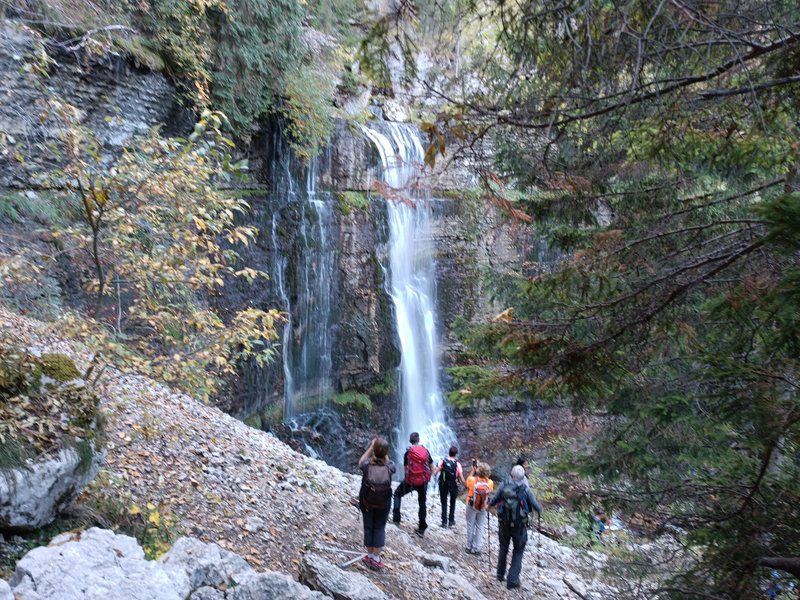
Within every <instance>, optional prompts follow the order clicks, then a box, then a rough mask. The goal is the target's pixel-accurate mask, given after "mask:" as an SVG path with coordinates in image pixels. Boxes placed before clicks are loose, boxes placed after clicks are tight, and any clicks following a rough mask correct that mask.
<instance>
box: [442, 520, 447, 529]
mask: <svg viewBox="0 0 800 600" xmlns="http://www.w3.org/2000/svg"><path fill="white" fill-rule="evenodd" d="M442 529H447V523H446V522H445V521H442Z"/></svg>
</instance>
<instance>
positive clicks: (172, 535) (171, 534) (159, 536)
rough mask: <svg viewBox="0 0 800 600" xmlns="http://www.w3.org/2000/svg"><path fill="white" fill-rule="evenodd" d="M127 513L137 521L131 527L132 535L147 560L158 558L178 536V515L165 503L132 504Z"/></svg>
mask: <svg viewBox="0 0 800 600" xmlns="http://www.w3.org/2000/svg"><path fill="white" fill-rule="evenodd" d="M128 514H129V515H130V516H131V517H133V518H134V519H138V522H136V524H135V525H134V527H133V530H134V531H133V533H134V537H136V539H137V540H138V541H139V544H140V545H141V546H142V549H143V550H144V556H145V558H146V559H147V560H158V559H159V558H161V555H162V554H164V553H165V552H166V551H167V550H169V549H170V548H171V547H172V543H173V542H174V541H175V540H176V539H178V537H180V528H179V522H178V517H177V516H176V515H174V514H173V513H172V512H170V511H169V507H168V505H167V504H165V503H161V504H159V505H158V506H156V505H155V504H153V503H152V502H147V503H146V504H145V507H144V508H142V507H141V506H139V505H138V504H133V505H131V506H130V508H128Z"/></svg>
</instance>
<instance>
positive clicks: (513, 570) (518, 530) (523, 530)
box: [497, 519, 528, 587]
mask: <svg viewBox="0 0 800 600" xmlns="http://www.w3.org/2000/svg"><path fill="white" fill-rule="evenodd" d="M497 530H498V536H499V537H500V552H499V554H498V555H497V578H498V579H501V580H502V579H503V577H505V574H506V557H507V555H508V544H509V542H513V543H514V552H513V553H512V555H511V567H510V568H509V569H508V585H509V586H511V587H515V586H517V585H519V573H520V571H522V555H523V553H524V552H525V544H526V543H527V542H528V528H527V527H524V526H520V527H512V526H511V523H505V522H503V520H502V519H498V527H497Z"/></svg>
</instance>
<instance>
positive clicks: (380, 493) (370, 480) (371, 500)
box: [358, 464, 392, 510]
mask: <svg viewBox="0 0 800 600" xmlns="http://www.w3.org/2000/svg"><path fill="white" fill-rule="evenodd" d="M358 496H359V500H360V502H361V507H362V508H364V509H368V510H386V509H387V508H388V507H389V502H390V501H391V499H392V474H391V472H390V471H389V467H388V466H387V465H373V464H370V465H368V466H367V472H366V473H365V474H364V477H363V478H362V480H361V492H360V493H359V495H358Z"/></svg>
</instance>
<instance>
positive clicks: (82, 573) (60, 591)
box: [11, 527, 184, 600]
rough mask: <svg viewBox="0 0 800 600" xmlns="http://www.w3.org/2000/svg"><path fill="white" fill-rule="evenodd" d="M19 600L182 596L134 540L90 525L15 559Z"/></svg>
mask: <svg viewBox="0 0 800 600" xmlns="http://www.w3.org/2000/svg"><path fill="white" fill-rule="evenodd" d="M11 587H12V588H13V591H14V594H15V595H16V596H17V597H19V598H22V599H23V600H108V599H109V598H113V599H114V600H153V599H155V598H158V599H159V600H183V598H184V596H179V595H178V592H177V591H176V589H175V586H174V585H173V584H172V582H171V581H170V578H169V576H168V575H167V574H166V573H165V572H164V569H163V568H162V567H161V565H160V564H159V563H157V562H155V561H147V560H144V551H143V550H142V548H141V547H140V546H139V544H138V543H137V542H136V540H135V539H134V538H132V537H130V536H127V535H119V534H115V533H114V532H112V531H108V530H107V529H99V528H97V527H93V528H92V529H88V530H87V531H84V532H81V533H65V534H62V535H59V536H57V537H55V538H54V539H53V540H52V541H51V542H50V545H49V546H43V547H39V548H34V549H33V550H31V551H30V552H28V553H27V554H26V555H25V556H23V557H22V559H21V560H20V561H19V563H17V568H16V570H15V571H14V577H13V578H12V579H11Z"/></svg>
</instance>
